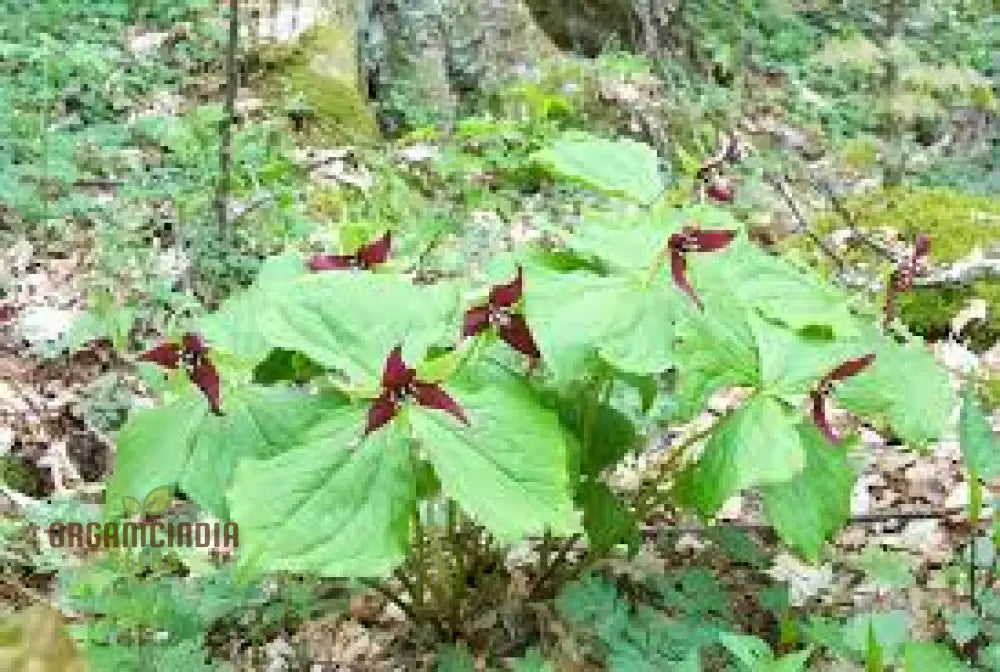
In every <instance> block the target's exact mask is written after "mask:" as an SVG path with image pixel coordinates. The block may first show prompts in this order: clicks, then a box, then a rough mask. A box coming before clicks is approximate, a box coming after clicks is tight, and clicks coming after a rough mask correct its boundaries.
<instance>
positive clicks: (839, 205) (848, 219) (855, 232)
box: [814, 180, 898, 263]
mask: <svg viewBox="0 0 1000 672" xmlns="http://www.w3.org/2000/svg"><path fill="white" fill-rule="evenodd" d="M814 184H816V185H818V186H819V188H820V191H822V192H823V193H824V194H825V195H826V198H827V200H829V201H830V204H831V205H832V206H833V210H834V212H836V213H837V214H838V215H840V218H841V219H843V220H844V223H845V224H847V228H848V229H850V231H851V237H852V238H857V239H859V240H860V241H861V242H863V243H864V244H865V245H867V246H868V247H870V248H871V249H872V250H873V251H874V252H875V253H876V254H878V255H879V256H881V257H882V258H884V259H885V260H886V261H891V262H892V263H898V259H896V257H895V256H894V255H893V254H892V252H891V251H889V249H888V248H885V247H883V246H881V245H879V244H878V243H876V242H875V241H874V240H872V237H871V236H869V235H868V234H866V233H864V232H863V231H861V230H860V229H858V225H857V223H856V222H855V221H854V215H852V214H851V212H850V211H849V210H848V209H847V207H846V206H845V205H844V203H843V201H841V200H840V197H839V196H837V194H835V193H834V192H833V187H831V186H830V184H829V183H828V182H826V181H825V180H817V181H816V182H814Z"/></svg>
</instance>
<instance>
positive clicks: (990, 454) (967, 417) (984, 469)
mask: <svg viewBox="0 0 1000 672" xmlns="http://www.w3.org/2000/svg"><path fill="white" fill-rule="evenodd" d="M958 434H959V441H960V444H961V447H962V455H963V457H965V463H966V465H968V467H969V468H970V469H972V470H974V471H975V472H976V473H977V474H978V475H979V476H980V477H982V478H985V479H987V480H989V479H992V478H994V477H995V476H997V475H998V474H1000V442H998V441H997V439H996V437H995V436H994V435H993V428H992V427H991V426H990V421H989V420H988V419H987V418H986V416H985V415H984V414H983V411H982V410H981V409H980V408H979V404H978V403H977V401H976V396H975V391H974V390H973V388H972V387H971V386H969V387H968V388H966V391H965V395H964V397H963V399H962V410H961V412H960V413H959V419H958Z"/></svg>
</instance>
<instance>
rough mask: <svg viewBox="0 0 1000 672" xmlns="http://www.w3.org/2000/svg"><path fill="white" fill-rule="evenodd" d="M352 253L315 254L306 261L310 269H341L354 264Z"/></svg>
mask: <svg viewBox="0 0 1000 672" xmlns="http://www.w3.org/2000/svg"><path fill="white" fill-rule="evenodd" d="M355 261H356V260H355V257H354V255H353V254H317V255H316V256H314V257H312V258H310V259H309V261H308V262H306V266H308V267H309V270H310V271H341V270H344V269H347V268H351V267H353V266H354V263H355Z"/></svg>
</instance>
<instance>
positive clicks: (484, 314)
mask: <svg viewBox="0 0 1000 672" xmlns="http://www.w3.org/2000/svg"><path fill="white" fill-rule="evenodd" d="M488 326H490V307H489V306H476V307H475V308H469V309H468V310H467V311H465V324H464V325H463V326H462V335H463V336H475V335H476V334H478V333H480V332H481V331H483V330H484V329H486V327H488Z"/></svg>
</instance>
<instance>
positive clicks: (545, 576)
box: [528, 534, 583, 597]
mask: <svg viewBox="0 0 1000 672" xmlns="http://www.w3.org/2000/svg"><path fill="white" fill-rule="evenodd" d="M582 538H583V535H581V534H574V535H572V536H571V537H570V538H569V539H567V540H566V541H565V542H563V545H562V546H560V547H559V550H558V551H556V557H555V558H553V559H552V561H551V562H548V563H546V566H545V568H544V570H543V571H542V572H541V573H539V575H538V576H537V577H536V578H535V580H534V581H533V582H532V584H531V588H530V589H529V591H528V594H529V595H531V596H532V597H535V596H536V595H537V593H538V591H539V590H541V589H542V588H544V587H545V583H546V582H547V581H548V580H549V579H550V578H552V576H553V575H555V573H556V571H557V570H558V569H559V567H560V566H562V565H564V564H565V563H566V560H567V558H568V556H569V552H570V551H572V550H573V547H574V546H576V544H577V542H578V541H580V540H581V539H582ZM550 539H551V538H550V537H545V538H544V539H542V543H545V542H546V541H548V540H550Z"/></svg>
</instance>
